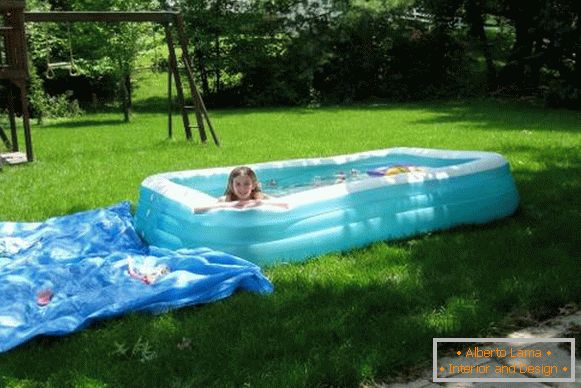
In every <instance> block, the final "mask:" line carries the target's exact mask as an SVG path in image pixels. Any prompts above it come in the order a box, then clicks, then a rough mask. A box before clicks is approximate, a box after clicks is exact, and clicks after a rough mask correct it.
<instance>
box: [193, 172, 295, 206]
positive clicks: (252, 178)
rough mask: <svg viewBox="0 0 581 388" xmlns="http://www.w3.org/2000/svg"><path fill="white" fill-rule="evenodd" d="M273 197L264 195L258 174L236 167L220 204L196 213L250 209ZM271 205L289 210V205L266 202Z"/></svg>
mask: <svg viewBox="0 0 581 388" xmlns="http://www.w3.org/2000/svg"><path fill="white" fill-rule="evenodd" d="M270 199H271V197H270V196H268V195H266V194H264V193H263V192H262V190H261V189H260V182H258V178H257V177H256V173H255V172H254V171H253V170H252V169H251V168H250V167H246V166H242V167H236V168H235V169H234V170H232V172H231V173H230V176H229V177H228V185H227V186H226V191H225V192H224V195H223V196H222V197H220V198H219V199H218V203H217V204H215V205H212V206H207V207H201V208H196V209H195V212H196V213H202V212H205V211H208V210H211V209H217V208H225V207H236V208H248V207H256V206H259V205H262V204H263V202H262V201H263V200H270ZM266 203H267V204H269V205H273V206H279V207H283V208H288V204H286V203H280V202H270V201H268V202H266Z"/></svg>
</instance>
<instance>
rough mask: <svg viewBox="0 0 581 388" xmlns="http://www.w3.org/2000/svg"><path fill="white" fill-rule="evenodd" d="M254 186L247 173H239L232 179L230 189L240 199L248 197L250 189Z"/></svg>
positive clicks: (250, 193) (250, 192)
mask: <svg viewBox="0 0 581 388" xmlns="http://www.w3.org/2000/svg"><path fill="white" fill-rule="evenodd" d="M255 188H256V185H255V184H254V182H253V181H252V178H250V177H249V176H247V175H239V176H237V177H236V178H234V180H233V181H232V191H233V192H234V194H235V195H236V196H237V197H238V199H240V200H243V201H244V200H247V199H250V196H251V195H252V191H253V190H254V189H255Z"/></svg>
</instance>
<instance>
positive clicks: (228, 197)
mask: <svg viewBox="0 0 581 388" xmlns="http://www.w3.org/2000/svg"><path fill="white" fill-rule="evenodd" d="M239 176H247V177H249V178H250V179H252V183H254V189H252V192H251V193H250V198H251V199H263V197H264V196H263V194H262V190H261V189H260V182H258V178H257V177H256V173H255V172H254V171H253V170H252V169H251V168H250V167H246V166H241V167H236V168H235V169H234V170H232V172H231V173H230V176H229V177H228V186H227V187H226V191H225V192H224V200H225V201H226V202H230V201H237V200H239V199H240V198H238V197H237V196H236V194H234V190H233V187H232V186H233V185H234V179H236V178H238V177H239Z"/></svg>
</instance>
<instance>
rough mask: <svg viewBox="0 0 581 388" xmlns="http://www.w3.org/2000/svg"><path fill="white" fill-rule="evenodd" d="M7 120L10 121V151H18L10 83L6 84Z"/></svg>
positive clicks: (12, 93)
mask: <svg viewBox="0 0 581 388" xmlns="http://www.w3.org/2000/svg"><path fill="white" fill-rule="evenodd" d="M8 120H9V121H10V136H11V139H12V152H18V133H17V131H16V113H15V112H14V92H13V90H12V85H8Z"/></svg>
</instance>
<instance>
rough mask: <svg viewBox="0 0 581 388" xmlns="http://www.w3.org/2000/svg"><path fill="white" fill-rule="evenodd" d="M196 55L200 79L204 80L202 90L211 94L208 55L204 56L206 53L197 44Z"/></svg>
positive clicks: (207, 94)
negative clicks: (207, 66)
mask: <svg viewBox="0 0 581 388" xmlns="http://www.w3.org/2000/svg"><path fill="white" fill-rule="evenodd" d="M194 55H195V57H196V59H197V60H196V62H197V64H198V71H199V72H200V79H201V81H202V91H203V93H204V95H205V96H209V95H210V84H209V83H208V71H207V69H206V57H205V56H204V53H203V52H202V50H201V49H200V48H199V46H198V45H196V48H194Z"/></svg>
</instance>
